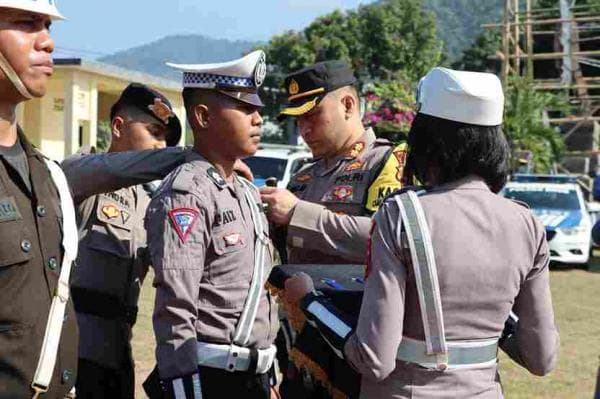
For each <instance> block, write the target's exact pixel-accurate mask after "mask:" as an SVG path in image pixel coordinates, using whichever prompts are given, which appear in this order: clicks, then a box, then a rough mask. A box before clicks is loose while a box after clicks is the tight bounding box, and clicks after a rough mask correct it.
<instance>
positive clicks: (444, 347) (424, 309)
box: [395, 191, 498, 371]
mask: <svg viewBox="0 0 600 399" xmlns="http://www.w3.org/2000/svg"><path fill="white" fill-rule="evenodd" d="M395 200H396V203H397V204H398V208H399V209H400V214H401V216H402V218H401V221H402V222H403V223H404V231H405V233H406V239H407V242H408V246H409V249H410V255H411V263H412V268H413V272H414V276H415V280H416V285H417V291H418V296H419V307H420V310H421V318H422V319H423V331H424V334H425V342H422V341H418V340H414V339H411V338H407V337H403V338H402V341H401V343H400V347H399V348H398V354H397V359H399V360H403V361H406V362H411V363H416V364H419V365H421V366H423V367H426V368H433V369H437V370H440V371H443V370H446V369H448V368H451V369H454V368H466V367H474V366H481V365H485V364H488V363H493V362H495V361H496V354H497V351H498V340H497V339H491V340H485V341H479V340H477V341H453V342H446V336H445V332H444V319H443V313H442V300H441V297H440V286H439V282H438V274H437V267H436V263H435V256H434V253H433V245H432V243H431V234H430V233H429V228H428V226H427V220H426V219H425V213H424V212H423V208H422V207H421V203H420V201H419V198H418V197H417V194H416V193H415V192H414V191H407V192H405V193H402V194H400V195H397V196H396V197H395ZM399 223H401V222H399ZM401 227H402V226H400V225H399V226H398V242H402V241H401V240H400V238H401V237H400V234H401V232H402V229H401Z"/></svg>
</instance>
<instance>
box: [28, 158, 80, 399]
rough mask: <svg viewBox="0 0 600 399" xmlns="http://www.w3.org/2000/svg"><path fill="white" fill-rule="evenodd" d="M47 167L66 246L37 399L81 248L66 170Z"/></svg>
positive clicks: (50, 367) (52, 359)
mask: <svg viewBox="0 0 600 399" xmlns="http://www.w3.org/2000/svg"><path fill="white" fill-rule="evenodd" d="M46 165H47V166H48V169H49V170H50V175H51V176H52V180H53V181H54V185H55V186H56V188H57V189H58V194H59V196H60V210H61V213H62V218H63V224H62V225H63V231H62V236H63V238H62V247H63V251H64V256H63V260H62V265H61V268H60V276H59V278H58V284H57V286H56V292H55V293H54V297H53V298H52V305H51V306H50V314H49V315H48V321H47V323H46V332H45V334H44V343H43V344H42V350H41V353H40V358H39V361H38V365H37V369H36V371H35V375H34V377H33V382H32V383H31V387H32V388H33V390H34V392H35V394H34V396H33V397H34V398H37V397H38V396H39V395H40V394H41V393H44V392H47V391H48V387H49V386H50V381H51V380H52V374H53V373H54V366H55V364H56V354H57V352H58V345H59V343H60V336H61V333H62V326H63V320H64V315H65V309H66V306H67V302H68V301H69V275H70V274H71V264H72V263H73V261H74V260H75V258H77V246H78V242H79V238H78V236H77V223H76V221H75V208H74V206H73V199H72V198H71V192H70V191H69V186H68V184H67V179H66V177H65V175H64V173H63V171H62V169H61V168H60V167H59V166H58V165H57V164H56V163H54V162H53V161H50V160H46Z"/></svg>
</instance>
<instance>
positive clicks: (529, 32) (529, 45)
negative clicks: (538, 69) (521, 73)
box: [525, 0, 534, 79]
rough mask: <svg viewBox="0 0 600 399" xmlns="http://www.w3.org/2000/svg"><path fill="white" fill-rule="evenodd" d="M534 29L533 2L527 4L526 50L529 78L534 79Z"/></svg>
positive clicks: (527, 0)
mask: <svg viewBox="0 0 600 399" xmlns="http://www.w3.org/2000/svg"><path fill="white" fill-rule="evenodd" d="M533 44H534V43H533V29H532V27H531V0H526V2H525V50H526V51H527V77H528V78H529V79H533V57H532V56H533Z"/></svg>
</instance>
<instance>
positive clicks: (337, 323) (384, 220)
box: [286, 68, 559, 398]
mask: <svg viewBox="0 0 600 399" xmlns="http://www.w3.org/2000/svg"><path fill="white" fill-rule="evenodd" d="M503 102H504V97H503V93H502V88H501V84H500V81H499V80H498V78H497V77H496V76H494V75H491V74H481V73H474V72H459V71H453V70H448V69H444V68H434V69H433V70H432V71H431V72H430V73H429V74H428V75H427V76H425V77H424V78H423V79H422V80H421V82H420V85H419V94H418V107H419V113H418V114H417V117H416V119H415V121H414V123H413V125H412V128H411V131H410V133H409V146H410V153H409V156H408V161H407V168H408V169H409V171H414V173H415V175H416V176H417V177H418V178H419V180H420V181H422V182H426V183H427V185H428V186H429V188H428V189H427V190H426V191H425V192H421V193H419V196H417V194H415V192H414V191H410V192H408V191H407V192H405V193H403V192H398V193H395V194H394V195H392V196H391V197H389V198H388V199H387V200H386V201H385V203H384V205H383V206H382V207H381V208H380V210H379V211H378V213H377V214H376V215H375V216H374V221H373V232H372V234H371V247H370V259H369V263H368V276H367V281H366V286H365V292H364V297H363V303H362V308H361V312H360V316H359V319H358V323H357V325H356V326H353V325H352V322H351V321H349V320H348V319H344V318H343V317H339V316H340V314H339V313H338V312H337V310H336V309H335V307H333V306H331V303H329V302H328V301H327V300H325V299H324V298H323V297H321V296H319V295H318V294H314V293H311V294H309V295H306V296H304V295H305V294H307V293H310V292H311V291H312V287H313V285H312V281H311V280H310V278H309V277H308V276H307V275H305V274H301V275H298V276H296V277H293V278H292V279H290V280H288V281H287V283H286V290H287V293H288V299H289V300H291V301H297V300H299V299H300V298H302V297H303V299H302V305H303V308H304V309H305V314H306V316H307V318H308V319H309V320H310V323H313V324H315V325H316V326H317V327H318V328H319V330H320V331H321V332H322V333H323V334H324V335H326V336H327V337H328V338H329V339H328V342H329V343H331V344H332V345H333V346H334V347H336V349H337V351H338V352H337V353H339V354H340V356H343V357H344V358H345V359H346V361H347V362H349V363H350V364H351V365H352V366H353V367H354V368H355V369H356V370H358V371H359V372H360V373H361V374H362V375H363V381H362V388H361V397H365V398H366V397H368V398H392V397H393V398H413V397H421V398H471V397H478V398H502V397H503V396H502V388H501V386H500V378H499V375H498V365H497V359H496V353H497V348H498V339H499V338H500V336H501V333H502V332H503V327H504V324H505V320H506V319H507V318H508V315H509V312H510V311H511V309H512V310H514V312H515V313H516V314H517V315H518V316H519V317H520V320H519V326H518V328H517V329H516V331H515V332H514V333H513V336H512V342H513V348H512V351H511V353H512V354H511V357H513V358H514V359H516V360H517V361H518V362H519V363H520V364H521V365H523V366H524V367H525V368H526V369H527V370H529V371H530V372H531V373H533V374H536V375H544V374H546V373H548V372H549V371H550V370H552V369H553V367H554V366H555V364H556V358H557V352H558V346H559V339H558V333H557V330H556V327H555V323H554V315H553V310H552V301H551V298H550V286H549V271H548V262H549V250H548V245H547V242H546V236H545V230H544V227H543V226H542V224H541V223H540V222H539V221H538V220H537V219H536V218H535V217H534V216H533V215H532V214H531V212H530V211H529V210H528V209H527V208H526V207H525V206H523V205H521V204H517V203H515V202H512V201H510V200H508V199H505V198H502V197H500V196H498V195H496V193H497V192H498V191H499V190H500V189H501V188H502V186H503V185H504V183H505V181H506V178H507V172H508V170H509V146H508V144H507V142H506V139H505V138H504V135H503V133H502V129H501V123H502V114H503ZM442 305H443V306H442Z"/></svg>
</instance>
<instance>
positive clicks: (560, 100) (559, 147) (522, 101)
mask: <svg viewBox="0 0 600 399" xmlns="http://www.w3.org/2000/svg"><path fill="white" fill-rule="evenodd" d="M549 110H552V111H562V112H564V113H567V112H568V110H569V105H568V101H567V99H566V97H563V96H561V95H557V94H552V93H549V92H543V91H536V90H535V89H534V87H533V83H532V82H531V80H528V79H526V78H522V77H518V78H517V77H515V78H512V79H511V80H510V81H509V84H508V88H507V90H506V104H505V117H504V131H505V133H506V135H507V138H508V139H509V141H510V142H511V144H512V149H513V152H514V151H523V150H529V151H531V152H532V153H533V162H534V171H535V172H537V173H543V172H548V170H550V168H551V167H552V165H553V163H554V162H556V161H558V160H559V159H560V156H561V155H562V153H563V151H564V147H565V145H564V142H563V140H562V138H561V136H560V133H559V132H558V131H557V130H556V129H554V128H552V127H550V126H548V125H547V124H545V123H544V120H543V118H544V112H546V111H549Z"/></svg>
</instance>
